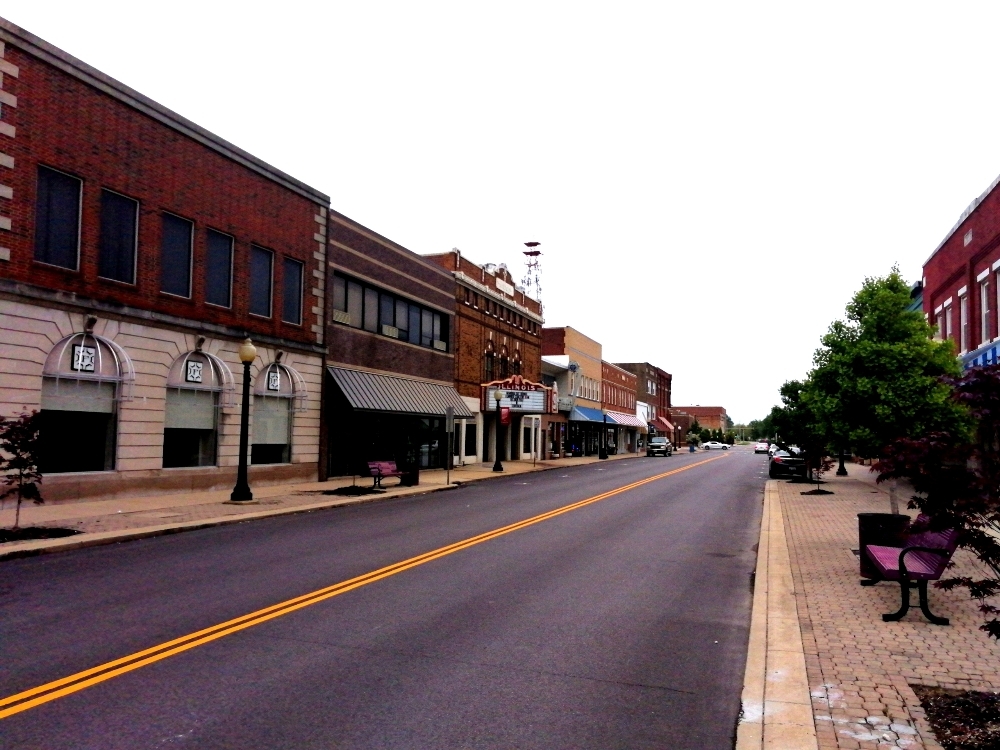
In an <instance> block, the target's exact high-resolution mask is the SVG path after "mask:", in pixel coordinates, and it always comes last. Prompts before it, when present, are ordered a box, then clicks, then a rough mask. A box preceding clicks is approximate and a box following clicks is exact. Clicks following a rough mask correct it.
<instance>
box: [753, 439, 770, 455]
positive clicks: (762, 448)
mask: <svg viewBox="0 0 1000 750" xmlns="http://www.w3.org/2000/svg"><path fill="white" fill-rule="evenodd" d="M769 447H770V446H769V445H768V444H767V441H766V440H758V441H757V442H756V443H754V446H753V452H754V453H767V449H768V448H769Z"/></svg>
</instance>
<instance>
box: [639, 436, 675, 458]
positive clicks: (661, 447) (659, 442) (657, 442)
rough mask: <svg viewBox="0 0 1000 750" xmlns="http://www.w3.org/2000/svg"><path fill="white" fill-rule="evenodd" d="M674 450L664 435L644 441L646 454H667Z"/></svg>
mask: <svg viewBox="0 0 1000 750" xmlns="http://www.w3.org/2000/svg"><path fill="white" fill-rule="evenodd" d="M673 452H674V446H672V445H671V444H670V441H669V440H667V439H666V438H665V437H654V438H650V439H649V442H648V443H646V455H647V456H669V455H671V454H672V453H673Z"/></svg>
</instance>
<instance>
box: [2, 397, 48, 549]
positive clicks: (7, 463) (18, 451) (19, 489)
mask: <svg viewBox="0 0 1000 750" xmlns="http://www.w3.org/2000/svg"><path fill="white" fill-rule="evenodd" d="M38 423H39V415H38V412H32V413H31V414H22V415H21V416H20V417H13V418H11V419H4V418H3V417H0V470H2V471H4V472H6V477H5V478H4V482H3V484H4V486H5V487H6V489H5V490H4V491H3V492H0V500H3V499H5V498H8V497H10V496H11V495H14V496H16V497H17V509H16V510H15V512H14V528H15V529H16V528H17V527H18V525H19V524H20V522H21V501H23V500H25V499H28V500H32V501H34V503H35V504H36V505H41V504H42V503H43V502H44V500H42V493H41V490H40V489H39V485H40V484H41V483H42V474H41V472H39V471H38V454H39V448H40V445H41V443H40V438H39V424H38Z"/></svg>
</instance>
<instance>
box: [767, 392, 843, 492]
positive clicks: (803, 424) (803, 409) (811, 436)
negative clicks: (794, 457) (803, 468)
mask: <svg viewBox="0 0 1000 750" xmlns="http://www.w3.org/2000/svg"><path fill="white" fill-rule="evenodd" d="M780 393H781V402H782V405H781V406H780V407H776V408H775V409H773V410H772V411H771V417H772V423H773V426H774V429H775V432H776V433H777V435H778V443H779V444H780V445H783V446H786V447H787V446H791V445H795V446H798V447H799V448H801V449H802V450H803V451H804V453H805V459H806V465H807V466H808V468H809V471H810V472H814V471H817V472H820V473H822V472H823V471H825V470H826V469H827V468H828V465H827V463H826V462H824V456H825V454H826V447H827V442H828V437H829V436H828V433H827V429H826V425H825V424H824V421H823V419H822V417H821V415H820V414H818V413H817V411H816V408H815V407H816V402H815V395H814V393H813V391H812V383H811V382H810V381H808V380H807V381H800V380H789V381H787V382H786V383H785V384H784V385H782V386H781V391H780Z"/></svg>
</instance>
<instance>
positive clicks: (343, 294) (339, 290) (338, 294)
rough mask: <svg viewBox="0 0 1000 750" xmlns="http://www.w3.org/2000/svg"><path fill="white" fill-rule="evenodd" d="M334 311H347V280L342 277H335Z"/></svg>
mask: <svg viewBox="0 0 1000 750" xmlns="http://www.w3.org/2000/svg"><path fill="white" fill-rule="evenodd" d="M333 309H334V310H340V311H341V312H346V311H347V279H345V278H343V277H341V276H334V277H333Z"/></svg>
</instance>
